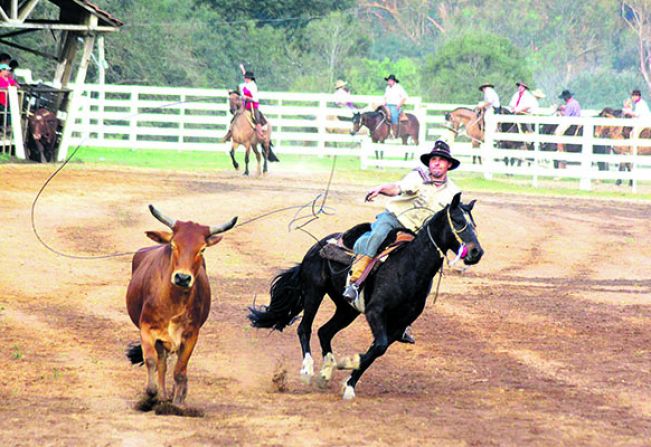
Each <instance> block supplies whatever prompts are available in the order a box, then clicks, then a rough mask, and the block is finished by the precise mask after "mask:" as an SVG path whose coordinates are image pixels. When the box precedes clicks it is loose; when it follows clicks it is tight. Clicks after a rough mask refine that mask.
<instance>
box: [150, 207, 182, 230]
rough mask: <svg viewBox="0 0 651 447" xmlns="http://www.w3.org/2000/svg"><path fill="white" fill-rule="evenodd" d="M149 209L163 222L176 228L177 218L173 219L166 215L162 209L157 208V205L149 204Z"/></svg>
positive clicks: (171, 227)
mask: <svg viewBox="0 0 651 447" xmlns="http://www.w3.org/2000/svg"><path fill="white" fill-rule="evenodd" d="M149 211H151V214H152V215H153V216H154V217H155V218H156V219H158V220H159V221H160V222H161V223H162V224H164V225H167V226H168V227H170V229H173V228H174V225H175V224H176V219H171V218H169V217H167V216H165V215H163V214H162V213H161V212H160V211H158V210H157V209H156V207H155V206H154V205H152V204H149Z"/></svg>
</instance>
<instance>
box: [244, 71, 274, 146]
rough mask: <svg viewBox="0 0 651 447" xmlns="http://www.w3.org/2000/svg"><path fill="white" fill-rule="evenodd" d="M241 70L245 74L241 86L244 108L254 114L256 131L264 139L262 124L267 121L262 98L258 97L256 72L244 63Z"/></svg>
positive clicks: (259, 137) (260, 138)
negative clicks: (261, 107) (261, 102)
mask: <svg viewBox="0 0 651 447" xmlns="http://www.w3.org/2000/svg"><path fill="white" fill-rule="evenodd" d="M240 70H242V76H244V82H243V83H241V84H240V86H239V90H240V93H241V94H242V99H243V101H244V109H245V110H248V111H249V112H250V113H251V114H252V116H253V122H254V123H255V133H256V135H257V136H258V139H259V140H263V139H264V132H263V130H262V126H264V125H265V124H266V123H267V121H266V120H265V118H264V116H263V115H262V113H260V100H259V99H258V86H257V84H256V83H255V74H254V73H253V72H252V71H250V70H245V69H244V65H242V64H240Z"/></svg>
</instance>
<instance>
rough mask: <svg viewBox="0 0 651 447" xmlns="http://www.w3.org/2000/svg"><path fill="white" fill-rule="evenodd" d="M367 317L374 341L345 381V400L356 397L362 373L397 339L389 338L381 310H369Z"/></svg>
mask: <svg viewBox="0 0 651 447" xmlns="http://www.w3.org/2000/svg"><path fill="white" fill-rule="evenodd" d="M366 319H367V320H368V324H369V325H370V326H371V331H372V332H373V343H371V346H370V347H369V349H368V351H366V353H364V354H361V355H360V360H359V368H357V369H355V370H354V371H353V372H352V374H351V375H350V377H349V378H348V380H347V381H346V382H345V386H344V392H343V396H342V397H343V398H344V399H345V400H351V399H354V398H355V386H356V385H357V382H358V381H359V379H360V377H362V374H364V372H365V371H366V370H367V369H368V367H369V366H371V364H372V363H373V362H374V361H375V359H377V358H378V357H381V356H382V355H384V353H385V352H386V351H387V348H388V347H389V345H390V344H391V343H393V342H394V341H395V340H389V336H388V334H387V326H386V317H385V316H384V315H383V314H381V313H380V312H379V311H376V312H369V313H367V314H366Z"/></svg>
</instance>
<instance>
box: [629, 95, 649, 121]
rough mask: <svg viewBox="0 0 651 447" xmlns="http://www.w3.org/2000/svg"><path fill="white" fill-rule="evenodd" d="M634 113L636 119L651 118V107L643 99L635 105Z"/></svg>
mask: <svg viewBox="0 0 651 447" xmlns="http://www.w3.org/2000/svg"><path fill="white" fill-rule="evenodd" d="M633 113H634V116H635V117H636V118H640V117H648V116H651V111H649V105H648V104H647V103H646V101H645V100H643V99H642V98H640V100H639V101H638V102H634V103H633Z"/></svg>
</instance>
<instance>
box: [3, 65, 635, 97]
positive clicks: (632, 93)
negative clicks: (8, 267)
mask: <svg viewBox="0 0 651 447" xmlns="http://www.w3.org/2000/svg"><path fill="white" fill-rule="evenodd" d="M1 65H4V64H1ZM634 95H637V96H642V92H640V90H639V89H635V90H633V91H632V92H631V96H634Z"/></svg>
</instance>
